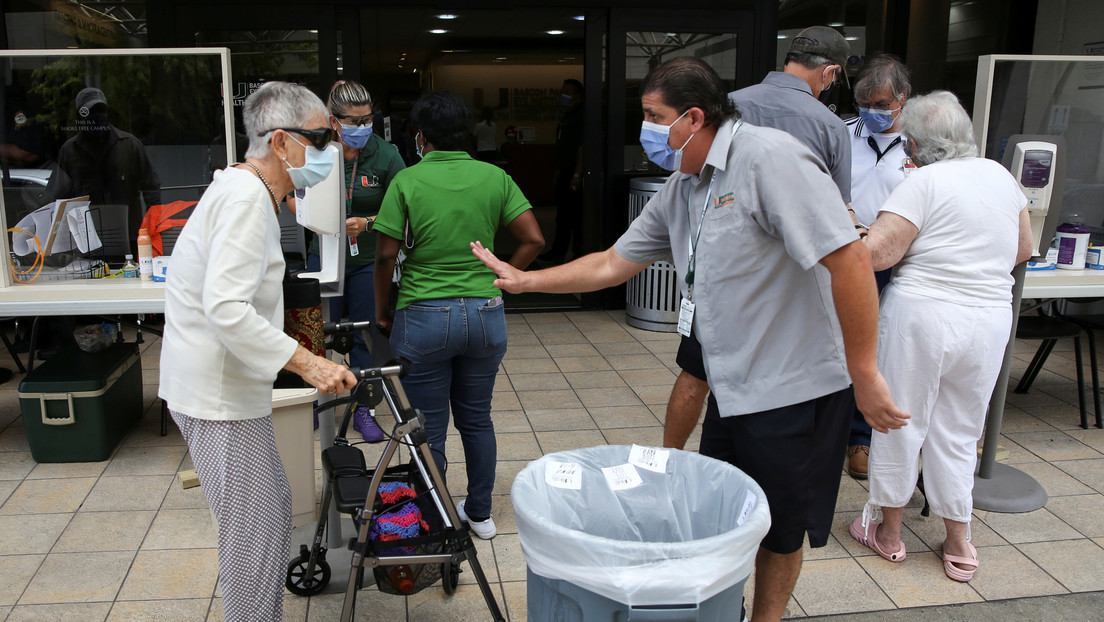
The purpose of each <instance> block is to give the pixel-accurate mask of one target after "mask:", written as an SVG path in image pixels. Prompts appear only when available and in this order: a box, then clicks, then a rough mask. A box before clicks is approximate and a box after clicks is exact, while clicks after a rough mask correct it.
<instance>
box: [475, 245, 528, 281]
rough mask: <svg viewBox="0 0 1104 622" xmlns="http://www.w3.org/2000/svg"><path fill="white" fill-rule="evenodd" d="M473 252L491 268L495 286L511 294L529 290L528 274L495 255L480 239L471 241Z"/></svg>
mask: <svg viewBox="0 0 1104 622" xmlns="http://www.w3.org/2000/svg"><path fill="white" fill-rule="evenodd" d="M471 249H472V254H473V255H475V256H476V258H478V259H479V261H482V262H483V264H484V265H485V266H487V267H488V268H490V269H491V270H492V271H493V272H494V273H495V276H497V277H498V278H497V279H495V282H494V286H495V287H497V288H499V289H504V290H506V291H508V292H510V293H511V294H519V293H521V292H525V291H529V290H528V289H526V284H525V282H526V280H527V278H526V275H525V272H523V271H521V270H518V269H517V268H515V267H513V266H511V265H510V264H508V263H506V262H505V261H502V260H500V259H499V258H498V257H495V256H494V253H492V252H491V251H490V250H488V249H487V248H485V247H484V246H483V244H482V243H480V242H479V240H476V241H475V242H472V243H471Z"/></svg>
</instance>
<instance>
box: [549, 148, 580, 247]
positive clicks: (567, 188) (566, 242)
mask: <svg viewBox="0 0 1104 622" xmlns="http://www.w3.org/2000/svg"><path fill="white" fill-rule="evenodd" d="M574 174H575V173H574V171H569V170H561V171H560V173H559V175H557V176H556V238H555V240H554V241H553V242H552V250H550V251H548V254H549V255H551V256H552V257H553V258H554V259H557V260H559V261H563V260H564V257H565V256H566V255H567V249H568V247H569V246H570V247H571V250H572V252H573V253H574V255H575V257H579V256H581V255H582V254H583V192H582V190H572V189H571V177H572V176H573V175H574Z"/></svg>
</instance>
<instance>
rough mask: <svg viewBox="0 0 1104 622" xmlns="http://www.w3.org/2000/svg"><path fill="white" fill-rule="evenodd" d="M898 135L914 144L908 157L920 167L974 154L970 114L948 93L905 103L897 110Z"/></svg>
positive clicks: (975, 150) (934, 93) (927, 96)
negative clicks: (899, 129) (910, 155)
mask: <svg viewBox="0 0 1104 622" xmlns="http://www.w3.org/2000/svg"><path fill="white" fill-rule="evenodd" d="M901 133H902V134H904V135H905V136H908V137H909V138H910V139H912V141H913V142H914V143H915V147H914V149H913V153H912V157H913V158H915V159H916V163H917V164H918V165H920V166H926V165H928V164H934V163H935V162H939V161H941V160H950V159H952V158H969V157H973V156H976V155H977V154H978V149H977V143H976V142H974V126H973V124H972V123H971V122H970V115H968V114H966V110H965V109H964V108H963V107H962V104H960V103H959V102H958V98H957V97H955V94H954V93H951V92H950V91H932V92H931V93H928V94H927V95H917V96H916V97H913V98H912V99H910V100H908V102H906V103H905V108H904V110H902V111H901Z"/></svg>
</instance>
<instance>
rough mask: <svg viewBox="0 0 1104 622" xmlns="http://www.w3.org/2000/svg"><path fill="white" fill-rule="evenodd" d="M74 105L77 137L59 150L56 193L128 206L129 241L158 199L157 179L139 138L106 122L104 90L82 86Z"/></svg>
mask: <svg viewBox="0 0 1104 622" xmlns="http://www.w3.org/2000/svg"><path fill="white" fill-rule="evenodd" d="M75 103H76V112H77V115H76V128H77V135H76V136H74V137H72V138H70V139H69V140H67V141H65V144H63V145H62V146H61V151H60V152H59V153H58V168H59V169H60V170H59V175H58V177H59V179H58V180H57V181H58V184H59V186H58V188H57V190H56V195H55V196H56V197H57V198H68V197H77V196H82V195H86V194H87V195H88V196H89V197H90V198H91V199H92V205H93V206H97V205H113V204H114V205H124V204H125V205H127V206H128V210H127V228H128V232H127V233H128V236H129V237H130V240H131V243H132V244H133V243H134V240H135V239H136V238H137V237H138V227H139V226H140V225H141V224H142V216H143V215H144V214H145V210H146V208H148V207H149V206H151V205H156V204H158V203H160V202H161V180H160V178H158V176H157V171H155V170H154V168H153V165H152V164H151V163H150V159H149V156H148V155H147V154H146V148H145V146H144V145H143V144H142V141H140V140H138V138H137V137H136V136H134V135H133V134H130V133H129V132H124V131H122V130H120V129H119V128H117V127H115V126H114V125H112V124H111V121H110V119H109V117H108V106H107V97H105V96H104V93H103V91H101V90H100V89H98V88H94V87H88V88H86V89H83V90H81V92H79V93H77V97H76V102H75ZM51 182H53V180H51Z"/></svg>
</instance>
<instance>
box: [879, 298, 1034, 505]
mask: <svg viewBox="0 0 1104 622" xmlns="http://www.w3.org/2000/svg"><path fill="white" fill-rule="evenodd" d="M1011 327H1012V310H1011V308H1010V307H971V306H964V305H958V304H953V303H948V302H943V301H940V300H936V299H934V298H928V297H925V296H917V295H912V294H907V293H904V292H902V291H900V290H899V289H897V288H895V287H893V285H892V284H891V285H890V286H889V287H888V288H886V290H885V292H884V293H883V295H882V308H881V315H880V318H879V331H878V332H879V334H878V369H879V370H880V371H881V372H882V375H884V376H885V379H886V381H887V382H888V383H889V389H890V391H891V392H892V394H893V399H894V401H895V402H896V403H897V406H898V407H899V408H901V409H902V410H904V411H905V412H907V413H908V414H909V415H911V416H912V418H911V419H909V420H908V425H907V426H905V427H903V428H901V429H898V430H890V431H889V433H888V434H882V433H879V432H875V433H874V434H873V438H872V439H871V443H870V462H869V473H870V501H869V503H868V507H867V509H866V510H865V511H864V514H865V515H867V516H869V515H870V513H871V511H873V510H874V509H875V508H881V507H890V508H899V507H904V506H905V505H906V504H907V503H908V502H909V500H910V499H911V498H912V491H913V489H914V487H915V486H916V477H917V472H918V468H919V458H920V452H921V450H923V452H924V490H925V492H926V494H927V497H928V503H930V504H931V509H932V511H933V512H935V513H936V514H938V515H939V516H942V517H944V518H949V519H951V520H954V521H959V522H963V523H969V522H970V514H971V512H972V511H973V505H974V504H973V489H974V467H975V465H976V463H977V442H978V439H979V438H981V432H982V428H983V427H984V425H985V413H986V409H987V407H988V404H989V399H990V397H991V396H992V394H993V387H994V385H995V384H996V381H997V375H998V374H999V373H1000V367H1001V362H1002V360H1003V358H1004V350H1005V346H1006V345H1007V344H1008V337H1009V334H1010V332H1011Z"/></svg>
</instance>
